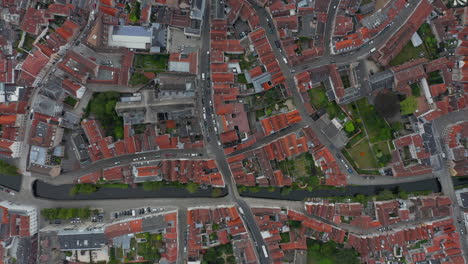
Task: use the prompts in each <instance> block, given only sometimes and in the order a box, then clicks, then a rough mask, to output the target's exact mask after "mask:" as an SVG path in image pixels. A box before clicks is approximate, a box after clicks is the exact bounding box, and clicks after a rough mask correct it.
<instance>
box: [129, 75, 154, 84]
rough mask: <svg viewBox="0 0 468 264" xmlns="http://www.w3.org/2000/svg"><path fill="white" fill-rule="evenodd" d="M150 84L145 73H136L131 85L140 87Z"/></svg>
mask: <svg viewBox="0 0 468 264" xmlns="http://www.w3.org/2000/svg"><path fill="white" fill-rule="evenodd" d="M148 82H149V79H148V77H146V76H145V75H144V74H143V73H139V72H135V73H133V74H132V77H131V78H130V81H129V84H130V85H140V84H147V83H148Z"/></svg>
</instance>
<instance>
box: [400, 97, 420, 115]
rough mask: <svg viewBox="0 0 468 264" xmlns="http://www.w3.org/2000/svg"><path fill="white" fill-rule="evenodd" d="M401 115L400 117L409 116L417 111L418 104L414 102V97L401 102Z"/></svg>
mask: <svg viewBox="0 0 468 264" xmlns="http://www.w3.org/2000/svg"><path fill="white" fill-rule="evenodd" d="M400 108H401V114H402V115H410V114H412V113H414V111H416V109H418V102H417V101H416V97H414V96H408V97H407V98H406V99H405V100H403V101H401V103H400Z"/></svg>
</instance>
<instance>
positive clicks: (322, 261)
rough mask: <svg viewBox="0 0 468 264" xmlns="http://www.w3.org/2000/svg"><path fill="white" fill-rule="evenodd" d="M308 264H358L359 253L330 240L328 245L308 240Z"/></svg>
mask: <svg viewBox="0 0 468 264" xmlns="http://www.w3.org/2000/svg"><path fill="white" fill-rule="evenodd" d="M307 263H308V264H335V263H336V264H338V263H339V264H358V263H359V259H358V253H357V252H356V251H355V250H354V249H353V248H344V247H343V245H341V244H337V243H335V242H334V241H332V240H330V241H328V242H326V243H323V242H321V241H317V240H313V239H309V238H308V239H307Z"/></svg>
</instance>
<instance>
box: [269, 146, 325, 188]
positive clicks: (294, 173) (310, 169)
mask: <svg viewBox="0 0 468 264" xmlns="http://www.w3.org/2000/svg"><path fill="white" fill-rule="evenodd" d="M278 168H279V169H280V170H281V171H282V172H283V174H285V175H289V176H291V177H294V179H295V181H296V182H297V183H300V184H301V185H302V184H308V186H312V187H316V186H318V184H319V180H318V177H317V174H318V170H317V168H315V165H314V159H313V157H312V155H311V154H310V153H309V152H306V153H303V154H301V155H299V156H297V157H295V158H294V159H291V160H289V159H288V160H283V161H281V162H278Z"/></svg>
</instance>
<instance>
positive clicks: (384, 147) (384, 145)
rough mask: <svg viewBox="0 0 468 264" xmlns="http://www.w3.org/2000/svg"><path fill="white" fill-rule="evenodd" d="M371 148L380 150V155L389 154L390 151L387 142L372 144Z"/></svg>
mask: <svg viewBox="0 0 468 264" xmlns="http://www.w3.org/2000/svg"><path fill="white" fill-rule="evenodd" d="M372 146H373V147H374V149H375V148H377V149H380V150H381V151H382V153H384V154H390V149H389V148H388V144H387V141H384V142H380V143H376V144H374V145H372Z"/></svg>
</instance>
